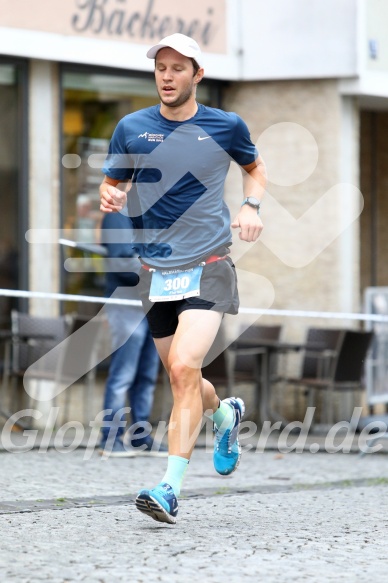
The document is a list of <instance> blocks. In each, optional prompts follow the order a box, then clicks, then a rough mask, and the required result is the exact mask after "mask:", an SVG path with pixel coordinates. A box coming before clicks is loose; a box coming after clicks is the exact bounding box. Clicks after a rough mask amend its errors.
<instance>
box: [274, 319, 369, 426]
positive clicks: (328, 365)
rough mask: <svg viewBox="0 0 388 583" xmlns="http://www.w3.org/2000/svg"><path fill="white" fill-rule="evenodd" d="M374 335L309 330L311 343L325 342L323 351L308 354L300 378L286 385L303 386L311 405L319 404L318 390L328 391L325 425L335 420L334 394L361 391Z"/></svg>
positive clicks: (322, 415)
mask: <svg viewBox="0 0 388 583" xmlns="http://www.w3.org/2000/svg"><path fill="white" fill-rule="evenodd" d="M372 337H373V332H365V331H361V330H334V329H319V328H314V329H310V330H309V334H308V339H309V340H310V342H311V341H312V339H314V342H316V343H318V342H320V343H325V347H324V348H321V349H319V350H316V351H315V350H314V351H306V353H305V356H304V360H303V364H302V373H301V376H300V377H299V378H288V379H285V380H286V384H288V385H297V386H298V387H302V388H303V389H304V390H305V391H306V392H307V396H308V406H310V407H313V406H314V405H315V397H316V393H317V392H318V391H322V392H324V395H325V397H326V398H325V399H324V400H323V408H322V414H321V422H322V421H325V422H326V423H327V424H328V425H329V426H330V425H332V424H333V418H334V412H333V409H334V402H333V401H334V393H335V392H339V393H342V392H345V391H352V392H353V391H357V390H358V391H360V390H361V389H362V388H363V373H364V364H365V360H366V356H367V353H368V350H369V347H370V344H371V340H372Z"/></svg>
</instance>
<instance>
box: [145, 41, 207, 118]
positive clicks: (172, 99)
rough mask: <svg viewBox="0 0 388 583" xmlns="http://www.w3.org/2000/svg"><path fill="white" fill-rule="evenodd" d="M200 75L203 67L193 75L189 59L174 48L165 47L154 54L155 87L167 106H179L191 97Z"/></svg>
mask: <svg viewBox="0 0 388 583" xmlns="http://www.w3.org/2000/svg"><path fill="white" fill-rule="evenodd" d="M202 76H203V69H199V71H198V73H197V74H196V75H194V66H193V63H192V61H191V59H189V58H188V57H185V56H183V55H181V54H180V53H177V51H174V49H170V48H168V47H166V48H164V49H160V51H159V52H158V54H157V55H156V60H155V81H156V89H157V91H158V94H159V97H160V100H161V102H162V103H163V105H165V106H167V107H179V106H180V105H183V104H184V103H186V101H188V100H189V99H190V98H191V97H193V96H194V95H195V88H196V86H197V84H198V82H199V81H200V80H201V79H202Z"/></svg>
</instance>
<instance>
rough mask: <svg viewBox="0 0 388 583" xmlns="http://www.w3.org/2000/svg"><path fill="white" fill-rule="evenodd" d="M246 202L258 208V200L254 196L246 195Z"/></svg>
mask: <svg viewBox="0 0 388 583" xmlns="http://www.w3.org/2000/svg"><path fill="white" fill-rule="evenodd" d="M247 204H249V205H250V206H253V207H255V208H258V207H259V206H260V201H259V200H257V198H254V197H253V196H248V198H247Z"/></svg>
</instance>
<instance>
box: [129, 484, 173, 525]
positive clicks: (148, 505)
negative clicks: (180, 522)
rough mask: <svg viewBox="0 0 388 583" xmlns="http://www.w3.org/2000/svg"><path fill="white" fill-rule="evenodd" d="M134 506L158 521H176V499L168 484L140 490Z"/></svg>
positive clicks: (170, 522)
mask: <svg viewBox="0 0 388 583" xmlns="http://www.w3.org/2000/svg"><path fill="white" fill-rule="evenodd" d="M135 503H136V508H137V509H138V510H140V512H143V513H144V514H147V515H148V516H150V517H151V518H153V519H154V520H157V521H158V522H168V523H169V524H175V523H176V515H177V514H178V500H177V499H176V496H175V494H174V490H173V489H172V488H171V486H170V485H169V484H159V485H158V486H156V488H154V489H153V490H141V491H140V492H139V494H138V496H137V498H136V501H135Z"/></svg>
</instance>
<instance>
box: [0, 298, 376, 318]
mask: <svg viewBox="0 0 388 583" xmlns="http://www.w3.org/2000/svg"><path fill="white" fill-rule="evenodd" d="M0 296H5V297H15V298H42V299H49V300H60V301H68V302H90V303H95V304H96V303H97V304H117V305H121V306H141V305H142V303H141V302H140V301H139V300H124V299H120V298H105V297H98V296H81V295H75V294H59V293H47V292H31V291H20V290H14V289H0ZM239 313H240V314H257V315H258V316H286V317H292V318H326V319H336V320H363V321H366V322H379V323H386V324H388V316H383V315H379V314H361V313H353V312H314V311H311V312H309V311H306V310H275V309H270V308H266V309H264V308H263V309H261V308H240V309H239Z"/></svg>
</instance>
